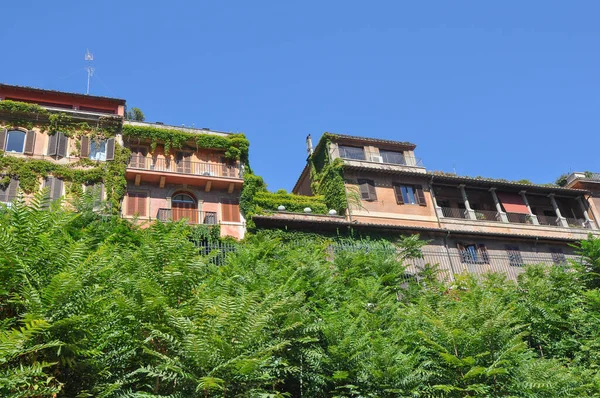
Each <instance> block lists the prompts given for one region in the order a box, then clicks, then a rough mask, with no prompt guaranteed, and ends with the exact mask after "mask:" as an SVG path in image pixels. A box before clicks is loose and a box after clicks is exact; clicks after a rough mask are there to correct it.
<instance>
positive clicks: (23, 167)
mask: <svg viewBox="0 0 600 398" xmlns="http://www.w3.org/2000/svg"><path fill="white" fill-rule="evenodd" d="M129 155H130V152H129V150H128V149H126V148H122V147H121V146H119V145H115V160H113V161H110V162H95V161H93V160H89V159H80V160H78V161H77V162H74V163H69V164H68V165H65V164H58V163H55V162H52V161H48V160H42V159H27V158H19V157H14V156H6V155H5V154H4V152H0V170H1V173H2V174H3V177H2V179H0V185H2V186H5V185H6V184H8V183H9V182H10V179H11V178H15V179H18V180H19V188H20V189H21V190H23V192H25V193H32V192H35V191H37V190H38V189H39V188H40V181H41V180H42V179H43V178H46V177H48V176H50V175H52V176H54V177H58V178H60V179H62V180H64V181H65V182H67V183H70V184H69V185H68V187H67V192H69V193H72V194H78V193H80V192H81V185H82V184H83V185H93V184H96V183H100V182H103V183H104V186H105V190H106V200H107V202H108V203H110V207H111V209H113V212H115V213H118V211H119V209H120V203H121V199H122V198H123V196H124V195H125V190H126V188H127V181H126V180H125V170H126V168H127V161H128V159H129ZM78 186H79V187H78Z"/></svg>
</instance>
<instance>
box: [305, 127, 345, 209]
mask: <svg viewBox="0 0 600 398" xmlns="http://www.w3.org/2000/svg"><path fill="white" fill-rule="evenodd" d="M333 137H335V136H333V135H331V134H325V135H323V137H322V138H321V142H320V143H319V145H317V151H315V153H313V154H312V155H311V156H310V159H309V165H310V179H311V189H312V192H313V193H314V194H315V195H322V196H323V198H324V201H325V204H326V205H327V207H328V208H330V209H335V210H336V211H338V213H339V214H344V213H345V211H346V208H347V207H348V200H347V198H346V186H345V183H344V172H343V165H344V161H343V160H342V159H339V158H338V159H335V160H334V161H333V162H332V161H331V160H330V158H329V152H328V151H329V146H330V144H331V138H333Z"/></svg>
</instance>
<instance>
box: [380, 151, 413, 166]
mask: <svg viewBox="0 0 600 398" xmlns="http://www.w3.org/2000/svg"><path fill="white" fill-rule="evenodd" d="M379 155H380V156H381V158H382V159H383V163H393V164H406V162H405V160H404V154H403V153H402V152H394V151H386V150H383V149H380V150H379Z"/></svg>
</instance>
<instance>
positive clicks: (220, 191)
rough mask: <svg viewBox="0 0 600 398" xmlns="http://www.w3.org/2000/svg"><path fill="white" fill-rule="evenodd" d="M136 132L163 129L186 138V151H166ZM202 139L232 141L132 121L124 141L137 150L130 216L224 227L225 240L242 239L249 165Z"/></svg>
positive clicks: (130, 172)
mask: <svg viewBox="0 0 600 398" xmlns="http://www.w3.org/2000/svg"><path fill="white" fill-rule="evenodd" d="M129 127H133V128H136V129H137V130H136V131H143V130H144V129H148V131H150V132H152V131H156V130H163V131H164V132H167V133H168V134H171V135H174V136H175V135H178V134H180V133H181V137H183V138H184V139H185V142H184V143H183V145H181V147H178V148H169V150H166V149H165V142H164V141H160V140H159V141H158V142H154V143H153V141H152V139H151V137H150V136H151V134H149V135H148V137H146V138H143V137H142V138H139V137H137V136H129V135H128V133H127V131H128V128H129ZM199 136H205V137H206V136H210V137H221V138H224V139H227V138H229V137H230V136H231V134H229V133H225V132H219V131H213V130H210V129H207V128H203V129H197V128H186V127H177V126H168V125H164V124H162V123H144V122H133V121H126V122H125V126H124V133H123V143H124V145H125V147H127V148H129V149H130V151H131V158H130V159H129V163H128V165H127V173H126V178H127V194H126V196H125V198H124V201H123V206H122V215H123V217H125V218H136V219H144V220H160V221H166V220H175V221H177V220H181V219H185V220H187V222H188V223H190V224H208V225H214V224H220V226H221V235H222V236H232V237H235V238H238V239H241V238H242V237H243V236H244V232H245V226H244V225H245V224H244V219H243V217H242V215H241V213H240V206H239V197H240V193H241V190H242V185H243V181H244V180H243V164H242V162H241V161H240V160H230V159H228V158H227V157H226V156H225V150H224V149H215V148H206V147H205V148H198V144H197V142H196V140H195V138H197V137H199Z"/></svg>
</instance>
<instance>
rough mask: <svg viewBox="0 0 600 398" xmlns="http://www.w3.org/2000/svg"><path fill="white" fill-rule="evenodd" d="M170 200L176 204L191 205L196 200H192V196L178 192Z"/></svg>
mask: <svg viewBox="0 0 600 398" xmlns="http://www.w3.org/2000/svg"><path fill="white" fill-rule="evenodd" d="M171 202H172V203H177V204H192V205H195V204H196V201H195V200H194V198H192V197H191V196H190V195H188V194H185V193H180V194H177V195H175V196H173V199H171Z"/></svg>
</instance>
